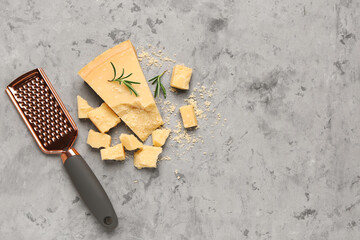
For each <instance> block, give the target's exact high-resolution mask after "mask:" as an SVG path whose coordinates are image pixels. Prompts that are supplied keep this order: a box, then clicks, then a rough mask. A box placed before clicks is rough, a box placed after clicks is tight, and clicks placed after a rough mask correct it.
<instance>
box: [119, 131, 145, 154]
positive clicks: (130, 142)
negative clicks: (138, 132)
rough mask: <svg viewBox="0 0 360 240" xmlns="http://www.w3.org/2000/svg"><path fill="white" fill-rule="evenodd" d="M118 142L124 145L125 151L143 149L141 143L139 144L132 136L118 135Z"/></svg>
mask: <svg viewBox="0 0 360 240" xmlns="http://www.w3.org/2000/svg"><path fill="white" fill-rule="evenodd" d="M120 141H121V143H122V144H123V145H124V147H125V148H126V150H129V151H132V150H135V149H138V148H142V147H143V143H142V142H140V141H139V140H138V139H137V138H136V137H135V136H134V135H133V134H124V133H122V134H121V135H120Z"/></svg>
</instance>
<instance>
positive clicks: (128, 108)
mask: <svg viewBox="0 0 360 240" xmlns="http://www.w3.org/2000/svg"><path fill="white" fill-rule="evenodd" d="M110 62H112V63H113V64H114V66H115V68H116V70H117V73H118V74H117V77H118V76H120V75H119V74H120V73H121V72H122V69H124V72H125V73H124V76H126V75H128V74H130V73H132V75H131V76H130V77H129V78H128V80H129V81H134V82H140V84H133V85H132V87H133V88H134V89H135V90H136V91H137V93H138V94H139V96H138V97H136V96H135V94H131V93H130V91H129V89H128V88H127V87H126V86H125V85H124V84H121V85H120V84H119V83H118V82H109V81H108V80H110V79H112V78H113V77H114V71H113V68H112V66H111V64H110ZM79 75H80V76H81V77H82V78H83V79H84V81H85V82H86V83H88V84H89V85H90V87H91V88H92V89H94V91H95V92H96V93H97V94H98V95H99V96H100V97H101V98H102V99H103V100H104V102H105V103H106V104H108V105H109V107H110V108H112V110H114V112H115V113H116V114H117V115H118V116H119V117H120V118H121V119H122V120H123V121H124V122H125V124H126V125H127V126H128V127H129V128H130V129H131V130H132V131H133V132H134V133H135V134H136V135H137V136H138V137H139V138H140V139H141V140H142V141H145V140H146V139H147V138H148V136H149V135H150V134H151V133H152V132H153V131H154V130H155V129H157V128H158V127H159V126H161V125H162V124H164V122H163V120H162V118H161V116H160V113H159V110H158V108H157V106H156V103H155V101H154V98H153V96H152V93H151V91H150V88H149V86H148V83H147V81H146V79H145V77H144V74H143V72H142V70H141V68H140V64H139V61H138V59H137V56H136V51H135V49H134V47H133V45H132V44H131V42H130V41H125V42H123V43H120V44H119V45H117V46H115V47H113V48H111V49H109V50H107V51H105V52H104V53H102V54H101V55H99V56H98V57H96V58H95V59H94V60H93V61H91V62H90V63H88V64H87V65H86V66H85V67H84V68H83V69H81V70H80V71H79Z"/></svg>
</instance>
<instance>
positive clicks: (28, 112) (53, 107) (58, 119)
mask: <svg viewBox="0 0 360 240" xmlns="http://www.w3.org/2000/svg"><path fill="white" fill-rule="evenodd" d="M14 95H15V99H16V100H17V101H18V102H19V106H20V108H21V110H22V111H23V113H24V115H25V116H26V117H27V119H28V120H29V123H30V124H31V126H32V128H33V129H34V131H35V132H36V135H37V136H38V137H39V139H40V141H41V142H42V144H43V145H44V146H45V147H47V146H49V145H51V144H53V143H55V142H56V141H57V140H59V139H60V138H61V137H63V136H65V135H66V134H68V133H69V132H72V130H73V129H72V128H71V127H69V126H68V125H67V123H68V121H67V119H66V118H64V117H65V114H64V112H63V111H62V109H61V108H60V106H59V104H58V103H57V102H56V98H55V97H54V95H53V94H52V92H51V90H50V89H49V87H48V86H47V85H46V83H45V82H44V81H43V80H42V79H40V78H39V77H38V76H34V77H32V78H30V79H29V80H28V81H26V82H25V83H23V84H22V86H20V87H19V88H18V89H17V91H16V92H15V94H14Z"/></svg>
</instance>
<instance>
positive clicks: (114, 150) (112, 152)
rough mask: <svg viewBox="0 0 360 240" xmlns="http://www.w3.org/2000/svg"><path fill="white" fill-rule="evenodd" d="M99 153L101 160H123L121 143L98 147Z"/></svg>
mask: <svg viewBox="0 0 360 240" xmlns="http://www.w3.org/2000/svg"><path fill="white" fill-rule="evenodd" d="M100 154H101V159H102V160H125V152H124V147H123V145H122V144H121V143H120V144H117V145H115V146H112V147H107V148H103V149H100Z"/></svg>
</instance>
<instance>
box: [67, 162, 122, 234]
mask: <svg viewBox="0 0 360 240" xmlns="http://www.w3.org/2000/svg"><path fill="white" fill-rule="evenodd" d="M64 166H65V168H66V170H67V172H68V174H69V176H70V178H71V180H72V182H73V184H74V185H75V187H76V189H77V190H78V192H79V194H80V197H81V198H82V200H83V201H84V202H85V204H86V205H87V207H88V208H89V210H90V211H91V212H92V214H93V215H94V216H95V217H96V218H97V219H98V220H99V222H100V223H101V224H102V225H103V226H104V227H106V228H110V229H113V228H115V227H116V226H117V225H118V218H117V216H116V213H115V210H114V208H113V206H112V204H111V202H110V199H109V197H108V196H107V194H106V192H105V190H104V189H103V187H102V186H101V184H100V182H99V180H98V179H97V178H96V176H95V174H94V173H93V171H92V170H91V169H90V167H89V166H88V165H87V163H86V162H85V160H84V159H83V158H82V157H81V156H80V155H75V156H70V157H69V158H67V159H66V161H65V162H64Z"/></svg>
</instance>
